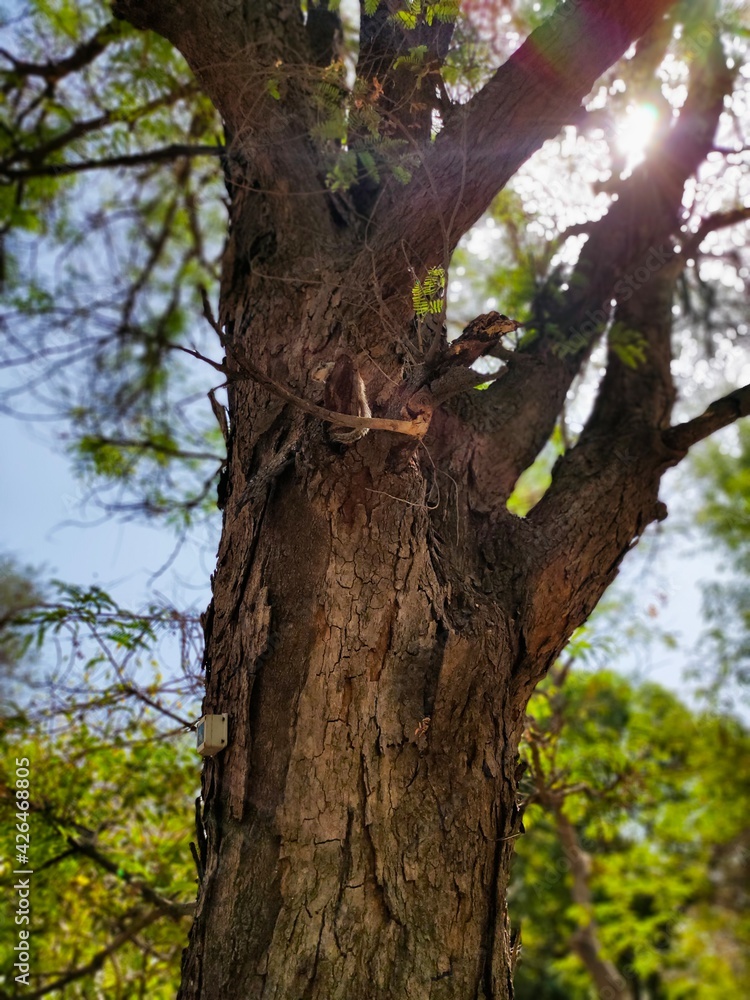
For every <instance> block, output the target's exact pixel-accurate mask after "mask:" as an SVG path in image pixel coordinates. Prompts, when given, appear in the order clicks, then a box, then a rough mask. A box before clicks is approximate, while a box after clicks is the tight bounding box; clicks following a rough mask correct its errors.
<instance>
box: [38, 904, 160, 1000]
mask: <svg viewBox="0 0 750 1000" xmlns="http://www.w3.org/2000/svg"><path fill="white" fill-rule="evenodd" d="M163 916H164V913H163V911H162V910H158V909H156V910H149V911H148V912H146V913H142V914H140V916H137V917H136V918H135V920H133V922H132V923H131V924H130V926H129V927H126V928H125V930H124V931H122V932H121V933H120V934H118V935H117V936H116V937H114V938H113V939H112V941H110V943H109V944H108V945H107V947H106V948H102V950H101V951H99V952H97V953H96V955H94V957H93V958H92V959H91V961H89V962H87V963H86V964H85V965H79V966H78V967H77V968H75V969H71V970H70V971H69V972H66V973H64V974H63V975H62V976H60V977H59V978H58V979H55V980H54V981H53V982H51V983H48V984H47V985H46V986H41V987H40V988H39V989H36V990H32V991H31V992H30V993H25V994H24V996H25V997H27V998H28V1000H36V998H37V997H43V996H47V994H48V993H55V992H56V991H57V990H61V989H63V987H65V986H67V985H68V984H69V983H74V982H75V981H76V980H77V979H83V977H84V976H90V975H92V974H93V973H94V972H98V971H99V969H101V967H102V966H103V965H104V963H105V961H106V960H107V959H108V958H109V957H110V955H113V954H114V953H115V952H116V951H119V949H120V948H122V946H123V945H125V944H127V943H128V941H131V940H132V939H133V938H134V937H135V935H136V934H138V932H139V931H142V930H144V929H145V928H146V927H149V926H150V925H151V924H153V923H156V921H157V920H159V919H160V918H161V917H163Z"/></svg>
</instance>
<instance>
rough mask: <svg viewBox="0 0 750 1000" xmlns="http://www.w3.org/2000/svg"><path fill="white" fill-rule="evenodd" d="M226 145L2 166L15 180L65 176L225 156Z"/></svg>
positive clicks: (167, 147) (164, 148)
mask: <svg viewBox="0 0 750 1000" xmlns="http://www.w3.org/2000/svg"><path fill="white" fill-rule="evenodd" d="M225 153H226V148H225V147H224V146H187V145H182V144H180V143H173V144H172V145H171V146H164V147H162V149H151V150H148V151H147V152H144V153H130V154H127V155H124V156H111V157H108V158H106V159H104V160H83V161H81V162H80V163H50V164H45V165H43V166H39V167H26V168H22V169H20V170H13V169H11V170H3V171H2V172H3V173H4V174H5V176H6V177H7V178H8V179H9V180H12V181H16V180H24V179H25V178H27V177H63V176H65V175H66V174H79V173H84V172H86V171H89V170H107V169H110V168H112V167H140V166H142V165H143V164H144V163H163V162H164V161H168V160H176V159H179V158H181V157H183V156H223V155H224V154H225Z"/></svg>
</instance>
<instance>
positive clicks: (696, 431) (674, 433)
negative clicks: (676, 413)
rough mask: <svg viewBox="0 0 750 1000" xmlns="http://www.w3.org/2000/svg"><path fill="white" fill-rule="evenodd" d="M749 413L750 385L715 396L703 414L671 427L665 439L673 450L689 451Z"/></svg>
mask: <svg viewBox="0 0 750 1000" xmlns="http://www.w3.org/2000/svg"><path fill="white" fill-rule="evenodd" d="M747 416H750V385H744V386H742V388H741V389H734V390H733V391H732V392H730V393H727V395H726V396H722V397H721V399H717V400H715V401H714V402H713V403H711V405H710V406H709V407H708V408H707V409H706V410H704V412H703V413H701V415H700V416H699V417H693V419H692V420H687V421H685V423H682V424H677V425H676V426H674V427H670V428H669V429H668V430H666V431H664V432H663V434H662V440H663V441H664V444H665V445H666V447H667V448H669V449H670V450H672V451H675V452H679V453H680V454H681V455H685V454H687V452H688V449H689V448H692V446H693V445H694V444H697V443H698V442H699V441H703V439H704V438H707V437H709V436H710V435H711V434H714V433H716V431H719V430H721V429H722V427H728V426H729V425H730V424H733V423H734V422H735V421H736V420H740V419H741V418H742V417H747Z"/></svg>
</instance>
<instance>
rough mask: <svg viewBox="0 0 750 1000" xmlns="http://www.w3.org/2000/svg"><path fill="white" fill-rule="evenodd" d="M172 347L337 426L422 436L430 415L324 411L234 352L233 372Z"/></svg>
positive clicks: (191, 350)
mask: <svg viewBox="0 0 750 1000" xmlns="http://www.w3.org/2000/svg"><path fill="white" fill-rule="evenodd" d="M174 348H175V350H178V351H182V352H183V353H185V354H189V355H190V356H191V357H193V358H197V359H198V360H199V361H205V362H206V364H208V365H211V367H212V368H215V369H216V371H218V372H221V373H222V375H224V376H226V378H227V380H228V381H237V380H238V379H251V380H252V381H253V382H258V384H259V385H262V386H263V387H264V388H266V389H268V391H269V392H271V393H272V394H273V395H274V396H277V397H278V398H279V399H283V400H284V402H285V403H291V404H292V406H296V407H297V409H298V410H302V412H303V413H307V414H309V415H310V416H311V417H317V418H318V420H325V421H327V422H328V423H329V424H337V425H338V426H340V427H351V428H353V429H355V430H373V431H391V432H392V433H394V434H405V435H406V436H407V437H416V438H422V437H424V435H425V433H426V432H427V428H428V426H429V422H430V418H429V415H428V414H419V415H418V416H417V417H415V418H414V419H413V420H393V419H391V418H390V417H355V416H352V415H351V414H348V413H336V412H334V411H333V410H327V409H326V408H325V407H324V406H318V405H317V404H315V403H309V402H308V401H307V400H306V399H302V398H301V397H300V396H295V394H294V393H293V392H290V391H289V389H287V388H286V387H285V386H283V385H281V384H280V383H279V382H277V381H276V380H275V379H272V378H271V377H270V375H266V373H265V372H262V371H261V370H260V368H256V367H255V365H254V364H252V362H250V361H248V360H247V359H246V358H244V357H243V358H240V357H238V356H237V355H236V352H234V353H233V357H232V360H233V361H234V363H235V364H236V365H237V371H233V370H232V369H231V368H228V367H227V366H226V365H223V364H220V363H219V362H217V361H213V360H212V359H211V358H207V357H206V356H205V355H204V354H201V353H200V352H199V351H196V350H193V349H192V348H189V347H182V346H181V345H179V344H175V345H174Z"/></svg>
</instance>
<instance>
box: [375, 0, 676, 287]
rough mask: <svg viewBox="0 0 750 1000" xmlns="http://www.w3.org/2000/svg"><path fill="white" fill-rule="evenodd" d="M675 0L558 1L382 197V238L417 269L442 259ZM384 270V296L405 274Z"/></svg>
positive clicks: (379, 219)
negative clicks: (420, 164)
mask: <svg viewBox="0 0 750 1000" xmlns="http://www.w3.org/2000/svg"><path fill="white" fill-rule="evenodd" d="M673 2H674V0H631V2H629V3H627V4H624V3H622V2H620V0H580V2H578V3H566V4H560V5H559V6H558V7H557V9H556V10H555V12H554V14H553V15H552V16H551V17H550V18H549V19H548V20H547V21H546V22H545V23H544V24H543V25H542V26H541V27H539V28H538V29H537V30H536V31H534V32H533V33H532V34H531V36H530V37H529V38H528V39H527V40H526V42H525V43H524V44H523V45H522V46H521V47H520V48H519V49H518V51H517V52H515V53H514V55H513V56H512V57H511V58H510V59H509V60H508V61H507V62H506V63H505V65H504V66H502V67H501V68H500V69H499V70H498V71H497V72H496V73H495V75H494V76H493V77H492V79H491V80H490V81H489V82H488V83H487V84H486V86H485V87H484V88H483V89H482V90H481V91H480V92H479V93H478V94H477V95H476V96H475V97H474V98H472V100H470V101H469V102H468V104H465V105H462V106H459V107H455V108H454V110H453V111H452V112H451V113H449V114H448V116H447V117H446V122H445V127H444V129H443V131H442V132H441V134H440V135H439V136H438V138H437V141H436V142H435V143H434V144H433V146H432V148H431V149H430V150H429V151H428V152H427V153H426V155H425V159H424V168H423V169H422V171H420V173H419V175H418V176H417V178H415V180H414V181H413V182H412V184H410V185H409V186H408V188H407V189H406V191H405V192H403V193H397V194H394V195H392V197H391V198H390V199H387V200H384V201H383V202H382V207H381V208H380V209H379V210H378V212H377V213H376V216H375V222H376V223H377V224H378V225H379V227H380V231H381V233H382V240H383V242H384V244H387V246H389V247H390V246H393V245H394V243H396V242H397V241H398V237H399V236H401V237H402V238H403V240H404V242H405V245H406V247H407V248H408V253H409V256H410V259H411V260H413V262H414V265H415V267H416V268H417V269H420V268H424V267H429V266H433V265H438V264H441V263H442V262H443V260H444V259H447V257H448V256H449V254H450V252H451V251H452V250H453V248H454V247H455V246H456V244H457V243H458V240H459V239H460V238H461V236H462V235H463V234H464V233H465V232H467V230H468V229H469V228H470V227H471V226H472V225H473V224H474V223H475V222H476V221H477V219H478V218H479V217H480V216H481V214H482V212H484V211H485V209H486V208H487V207H488V205H489V204H490V202H491V201H492V199H493V198H494V196H495V195H496V194H497V192H498V191H500V190H501V188H503V187H504V185H505V184H506V183H507V182H508V180H509V179H510V178H511V177H512V176H513V174H514V173H515V172H516V171H517V170H518V168H519V167H520V166H521V164H523V163H524V162H525V161H526V160H527V159H528V158H529V157H530V156H531V154H532V153H533V152H535V151H536V150H537V149H539V148H540V147H541V145H542V144H543V143H544V141H545V140H546V139H549V138H551V137H552V136H554V135H556V134H557V132H558V131H559V130H560V128H561V127H562V125H564V124H565V123H566V122H568V121H570V120H571V117H572V116H573V115H574V114H575V112H576V111H577V109H578V107H579V106H580V104H581V101H582V100H583V98H584V97H585V96H586V94H587V93H588V92H589V91H590V90H591V88H592V86H593V84H594V82H595V81H596V80H597V78H598V77H599V76H600V75H601V74H602V73H603V72H604V71H605V70H606V69H607V68H608V67H609V66H611V65H612V64H613V63H614V62H616V60H617V59H619V58H620V56H622V54H623V53H624V52H625V50H626V49H627V47H628V46H629V45H630V44H631V43H632V42H633V41H635V39H637V38H638V37H639V36H640V35H642V34H643V32H644V31H646V30H647V29H648V28H649V26H650V25H651V24H653V22H654V21H655V19H656V18H658V17H660V16H662V15H663V13H664V12H665V11H666V10H667V9H668V8H669V7H670V6H671V5H672V3H673ZM394 234H395V235H394ZM384 278H385V282H384V284H385V287H384V289H383V292H384V297H385V298H388V297H389V296H390V295H392V294H394V293H395V292H396V291H397V289H398V288H399V286H401V285H403V283H404V281H405V279H404V276H403V275H401V274H396V273H392V274H389V275H384Z"/></svg>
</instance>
